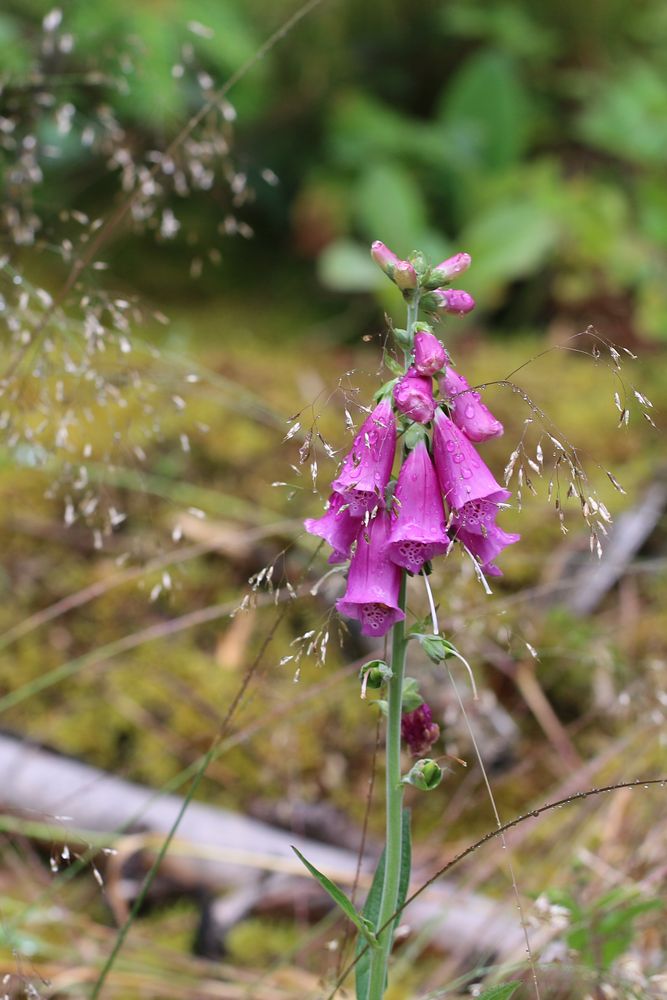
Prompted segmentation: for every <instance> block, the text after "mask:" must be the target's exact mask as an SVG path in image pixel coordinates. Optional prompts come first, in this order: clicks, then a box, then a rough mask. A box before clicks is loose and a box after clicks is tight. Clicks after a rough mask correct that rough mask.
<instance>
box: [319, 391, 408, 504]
mask: <svg viewBox="0 0 667 1000" xmlns="http://www.w3.org/2000/svg"><path fill="white" fill-rule="evenodd" d="M395 450H396V420H395V419H394V414H393V413H392V409H391V403H390V402H389V400H388V399H384V400H383V401H382V402H381V403H378V405H377V406H376V407H375V409H374V410H373V412H372V413H371V414H370V416H368V417H367V418H366V420H365V421H364V423H363V424H362V426H361V429H360V430H359V432H358V434H357V436H356V437H355V439H354V443H353V445H352V448H351V450H350V451H349V452H348V454H347V456H346V457H345V459H344V461H343V465H342V467H341V469H340V472H339V473H338V476H337V477H336V479H334V481H333V483H332V484H331V488H332V489H333V490H334V491H335V492H336V493H340V494H341V496H342V497H344V500H345V503H346V504H348V506H349V512H350V514H351V515H352V517H362V516H363V515H364V514H365V513H366V511H367V510H372V509H373V508H374V507H376V506H378V505H379V506H381V507H382V506H384V491H385V488H386V486H387V483H388V482H389V477H390V475H391V469H392V466H393V464H394V452H395Z"/></svg>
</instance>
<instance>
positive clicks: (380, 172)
mask: <svg viewBox="0 0 667 1000" xmlns="http://www.w3.org/2000/svg"><path fill="white" fill-rule="evenodd" d="M355 204H356V210H357V215H358V217H359V220H360V223H361V226H362V229H363V231H364V233H365V235H366V236H367V237H368V239H379V240H382V242H383V243H386V244H387V246H389V247H391V249H392V250H393V251H394V252H395V253H397V254H398V255H399V256H400V257H404V256H406V255H407V254H409V253H410V251H411V250H414V248H415V247H418V246H421V244H422V237H423V235H424V231H425V230H426V218H427V211H426V205H425V202H424V198H423V195H422V191H421V188H420V187H419V186H418V184H417V182H416V181H415V180H414V178H413V177H412V175H411V174H410V173H409V172H408V171H407V170H406V169H404V168H403V167H401V166H400V165H399V164H397V163H378V164H374V165H372V166H370V167H368V168H367V169H366V170H365V171H364V172H363V174H362V176H361V179H360V181H359V184H358V186H357V190H356V197H355Z"/></svg>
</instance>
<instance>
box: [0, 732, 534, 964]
mask: <svg viewBox="0 0 667 1000" xmlns="http://www.w3.org/2000/svg"><path fill="white" fill-rule="evenodd" d="M0 807H2V808H3V809H4V810H5V811H9V812H12V813H19V814H24V815H26V816H29V817H30V818H31V819H32V820H34V819H36V818H37V817H42V818H44V819H45V820H47V821H48V839H49V840H50V841H51V842H62V843H63V844H65V843H70V844H71V843H74V842H81V841H83V842H85V840H86V836H85V832H84V831H90V832H91V834H92V835H96V836H95V840H94V842H95V844H96V846H99V844H100V840H99V835H100V834H104V835H108V846H109V847H111V846H113V847H115V848H116V850H117V851H118V854H117V855H116V856H115V857H112V858H111V859H110V864H111V866H112V868H113V867H114V866H115V868H116V873H115V875H114V877H113V879H111V880H109V881H113V882H114V884H115V885H116V886H117V887H120V888H119V889H118V890H117V892H116V899H115V901H114V899H112V900H111V902H112V907H113V909H114V911H115V913H116V917H117V918H118V919H122V916H123V911H124V909H125V907H126V905H127V896H129V895H130V894H131V886H127V884H125V885H124V884H123V873H122V871H121V869H122V867H123V864H124V863H125V862H127V861H129V860H130V859H132V858H134V859H136V858H137V856H140V855H142V853H144V854H149V855H150V856H151V857H154V855H155V852H156V851H157V850H158V849H159V847H160V844H161V843H162V842H163V839H164V837H165V835H166V834H167V833H168V832H169V830H170V829H171V827H172V825H173V823H174V821H175V819H176V817H177V816H178V814H179V812H180V810H181V809H182V807H183V799H182V798H181V797H180V796H177V795H171V794H164V793H162V792H159V791H155V790H153V789H151V788H148V787H145V786H142V785H138V784H135V783H132V782H129V781H125V780H124V779H122V778H119V777H116V776H114V775H112V774H108V773H106V772H104V771H102V770H100V769H98V768H95V767H91V766H90V765H88V764H83V763H81V762H80V761H77V760H74V759H72V758H70V757H66V756H62V755H59V754H57V753H55V752H53V751H52V750H48V749H45V748H44V747H41V746H38V745H35V744H33V743H29V742H27V741H22V740H20V739H18V738H16V737H14V736H11V735H8V734H6V733H5V734H0ZM26 825H29V824H28V823H27V824H26ZM292 845H294V846H296V847H297V848H298V849H299V850H300V851H301V852H302V853H303V854H304V855H305V857H307V858H308V859H309V861H311V863H312V864H314V865H315V866H316V867H317V868H318V869H320V870H321V871H323V872H325V873H326V874H327V875H328V876H329V877H330V878H332V879H334V880H335V881H337V882H339V883H341V884H342V885H351V884H352V883H353V882H354V879H355V872H356V868H357V856H356V854H355V853H354V852H353V851H350V850H345V849H342V848H338V847H332V846H330V845H327V844H322V843H320V842H318V841H315V840H312V839H309V838H306V837H302V836H299V835H298V834H294V833H291V832H287V831H284V830H279V829H275V828H274V827H272V826H270V825H268V824H266V823H263V822H260V821H258V820H254V819H250V818H248V817H245V816H240V815H237V814H236V813H233V812H230V811H228V810H225V809H221V808H217V807H214V806H209V805H206V804H205V803H203V802H196V801H193V802H191V803H190V804H189V806H188V808H187V809H186V810H185V813H184V815H183V817H182V819H181V822H180V824H179V827H178V834H177V837H176V838H175V839H174V841H173V843H172V845H171V847H170V850H169V853H168V856H167V858H166V859H165V862H164V864H163V866H162V869H161V873H165V874H167V875H168V877H169V879H170V880H171V881H172V882H175V883H176V884H177V885H178V886H180V888H181V890H182V891H200V892H202V891H203V892H205V893H206V894H207V895H209V896H215V895H218V894H220V893H221V892H223V891H230V890H231V891H232V896H231V897H230V900H229V905H228V906H227V907H226V908H225V907H223V910H224V916H223V917H222V919H221V924H222V925H224V927H225V928H227V929H228V927H229V926H230V923H231V922H233V920H234V919H240V918H241V917H242V916H244V915H246V914H248V913H249V912H251V911H252V909H253V908H254V907H255V906H256V905H259V904H260V903H261V901H262V899H263V897H265V896H270V895H271V893H274V894H276V893H277V894H278V895H279V896H281V897H282V898H285V897H286V896H291V897H292V898H293V899H297V900H298V899H300V898H302V897H306V896H307V897H308V899H312V893H311V892H310V891H308V892H304V889H305V884H304V882H303V878H304V877H305V878H308V876H307V875H306V874H305V873H304V870H303V868H302V866H301V864H300V862H299V861H298V860H297V859H296V857H295V856H294V853H293V851H292ZM374 861H375V859H372V858H368V857H367V858H365V859H364V860H363V863H362V866H361V877H360V885H361V886H362V887H364V886H367V885H368V884H369V881H370V875H371V871H372V868H373V867H374ZM146 864H147V861H145V863H144V864H143V866H140V867H141V868H142V871H145V870H146ZM426 875H428V873H424V872H421V873H420V872H418V871H417V872H415V878H414V886H415V887H416V886H417V885H419V884H420V881H421V880H423V878H425V877H426ZM126 881H127V880H126ZM134 885H135V890H136V879H135V881H134ZM109 888H110V887H109V884H107V890H109ZM312 888H313V885H312V884H311V886H310V889H312ZM110 895H113V894H112V893H110ZM402 922H403V923H404V924H408V925H409V927H410V928H411V929H413V930H414V931H419V930H420V929H424V928H425V927H427V926H428V927H429V940H430V944H431V946H433V947H435V948H438V949H441V950H442V951H445V952H447V953H450V954H452V955H454V956H455V957H457V958H459V959H463V958H466V957H469V956H475V957H477V956H480V955H484V956H487V957H491V956H492V957H493V958H494V959H495V960H497V961H502V960H503V958H505V957H507V956H509V955H512V954H514V953H516V952H517V950H520V949H521V947H522V932H521V928H520V926H519V924H518V922H517V920H516V915H515V910H513V909H512V908H510V907H509V906H505V905H503V904H500V903H497V902H495V901H493V900H490V899H486V898H485V897H484V896H482V895H481V894H479V893H475V892H471V891H469V890H466V889H465V888H458V887H457V886H456V885H455V884H454V883H453V882H452V881H446V880H442V881H440V882H439V883H438V884H436V885H434V886H432V887H430V888H429V889H428V890H426V891H425V892H424V894H423V895H422V896H421V897H420V898H419V899H418V900H415V902H414V903H413V904H412V905H411V906H410V907H409V909H408V910H407V911H406V912H405V914H404V915H403V920H402Z"/></svg>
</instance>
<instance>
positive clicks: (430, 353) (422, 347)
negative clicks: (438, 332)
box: [414, 330, 447, 375]
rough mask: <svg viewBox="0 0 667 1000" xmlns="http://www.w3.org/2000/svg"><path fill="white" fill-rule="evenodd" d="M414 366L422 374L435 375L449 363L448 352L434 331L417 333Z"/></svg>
mask: <svg viewBox="0 0 667 1000" xmlns="http://www.w3.org/2000/svg"><path fill="white" fill-rule="evenodd" d="M414 358H415V363H414V368H415V371H417V372H418V373H419V374H420V375H435V374H436V372H439V371H441V369H442V368H444V366H445V364H446V363H447V352H446V350H445V348H444V347H443V346H442V344H441V343H440V341H439V340H438V338H437V337H434V336H433V334H432V333H426V332H425V331H424V332H422V331H421V330H420V331H419V332H418V333H415V348H414Z"/></svg>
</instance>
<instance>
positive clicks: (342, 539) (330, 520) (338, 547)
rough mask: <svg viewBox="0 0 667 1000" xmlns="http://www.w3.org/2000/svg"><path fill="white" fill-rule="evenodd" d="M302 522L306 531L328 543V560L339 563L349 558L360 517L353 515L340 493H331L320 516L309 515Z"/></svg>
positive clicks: (358, 527) (359, 524) (357, 531)
mask: <svg viewBox="0 0 667 1000" xmlns="http://www.w3.org/2000/svg"><path fill="white" fill-rule="evenodd" d="M303 523H304V525H305V528H306V531H307V532H309V533H310V534H311V535H317V536H318V537H319V538H323V539H324V540H325V541H326V542H328V543H329V545H330V546H331V548H332V549H333V552H332V553H331V555H330V556H329V562H330V563H340V562H345V560H346V559H347V558H349V555H350V549H351V548H352V543H353V542H354V540H355V538H356V537H357V535H358V534H359V529H360V528H361V517H353V516H352V514H350V509H349V507H348V506H347V504H346V503H345V498H344V497H343V496H342V495H341V494H340V493H332V494H331V496H330V497H329V502H328V506H327V509H326V511H325V513H324V514H323V515H322V517H317V518H313V517H309V518H307V519H306V520H305V521H304V522H303Z"/></svg>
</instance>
